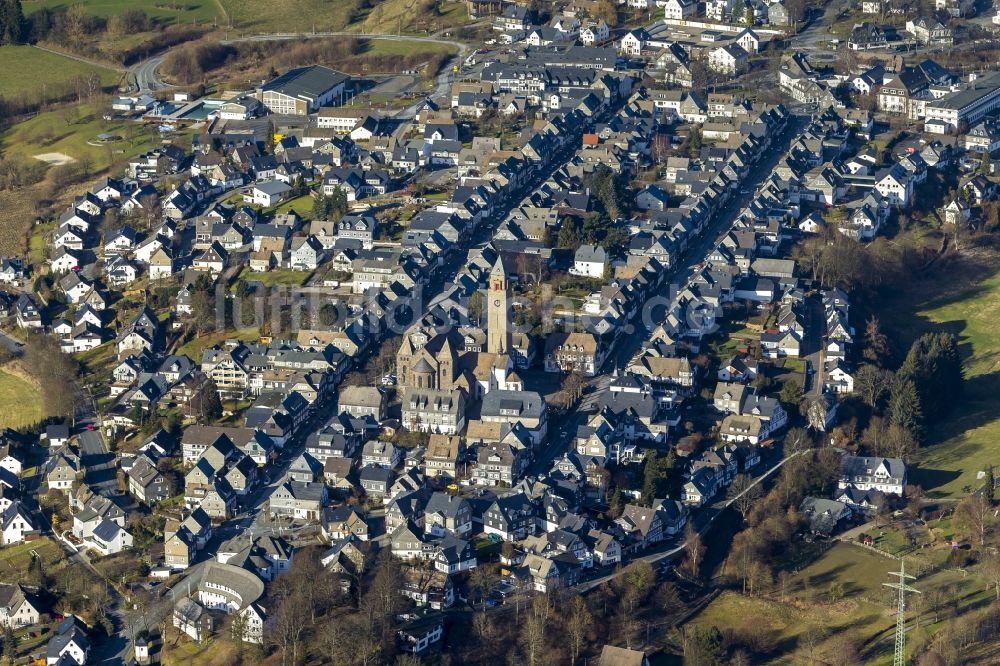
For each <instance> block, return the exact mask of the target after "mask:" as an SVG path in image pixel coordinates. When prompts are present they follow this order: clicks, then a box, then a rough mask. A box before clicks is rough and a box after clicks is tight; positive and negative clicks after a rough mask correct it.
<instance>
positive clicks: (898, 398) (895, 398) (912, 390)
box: [887, 371, 924, 434]
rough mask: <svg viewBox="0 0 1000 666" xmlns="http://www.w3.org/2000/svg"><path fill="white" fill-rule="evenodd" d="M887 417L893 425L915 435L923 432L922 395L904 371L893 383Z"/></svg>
mask: <svg viewBox="0 0 1000 666" xmlns="http://www.w3.org/2000/svg"><path fill="white" fill-rule="evenodd" d="M887 416H888V417H889V423H891V424H892V425H895V426H900V427H902V428H905V429H906V430H909V431H910V432H912V433H914V434H916V433H919V432H921V428H922V425H923V418H924V417H923V409H922V408H921V404H920V394H919V393H918V392H917V385H916V384H915V383H914V381H913V380H912V379H910V378H909V377H908V376H907V375H905V374H903V373H902V371H901V372H900V373H899V374H898V375H896V379H895V381H893V383H892V391H891V392H890V395H889V407H888V410H887Z"/></svg>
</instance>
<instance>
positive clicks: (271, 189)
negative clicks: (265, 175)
mask: <svg viewBox="0 0 1000 666" xmlns="http://www.w3.org/2000/svg"><path fill="white" fill-rule="evenodd" d="M291 190H292V188H291V187H290V186H289V185H287V184H286V183H282V182H281V181H280V180H266V181H264V182H262V183H257V184H256V185H254V187H253V189H252V190H251V191H250V194H249V195H247V194H244V195H243V200H244V201H246V202H248V203H253V204H257V205H259V206H264V207H265V208H269V207H271V206H276V205H277V204H279V203H281V202H282V201H283V200H284V199H285V197H286V196H288V193H289V192H290V191H291Z"/></svg>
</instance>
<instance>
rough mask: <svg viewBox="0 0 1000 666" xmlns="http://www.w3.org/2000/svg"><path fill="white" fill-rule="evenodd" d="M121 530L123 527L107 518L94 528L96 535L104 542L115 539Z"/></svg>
mask: <svg viewBox="0 0 1000 666" xmlns="http://www.w3.org/2000/svg"><path fill="white" fill-rule="evenodd" d="M119 530H121V528H120V527H118V525H116V524H115V523H113V522H111V521H110V520H108V519H107V518H105V519H104V520H102V521H101V522H100V524H99V525H98V526H97V527H95V528H94V536H95V537H97V538H98V539H100V540H101V541H104V542H108V541H114V539H115V537H117V536H118V532H119Z"/></svg>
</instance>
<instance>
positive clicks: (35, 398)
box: [0, 372, 42, 429]
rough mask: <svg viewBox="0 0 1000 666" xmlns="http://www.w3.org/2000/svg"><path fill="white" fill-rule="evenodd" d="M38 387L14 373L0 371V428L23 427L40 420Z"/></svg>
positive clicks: (40, 410)
mask: <svg viewBox="0 0 1000 666" xmlns="http://www.w3.org/2000/svg"><path fill="white" fill-rule="evenodd" d="M41 402H42V397H41V395H40V394H39V392H38V389H37V388H35V387H34V386H32V385H31V384H29V383H28V382H26V381H25V380H23V379H21V378H20V377H15V376H14V375H11V374H8V373H6V372H0V428H15V429H16V428H25V427H27V426H31V425H34V424H36V423H38V422H39V421H41V420H42V407H41Z"/></svg>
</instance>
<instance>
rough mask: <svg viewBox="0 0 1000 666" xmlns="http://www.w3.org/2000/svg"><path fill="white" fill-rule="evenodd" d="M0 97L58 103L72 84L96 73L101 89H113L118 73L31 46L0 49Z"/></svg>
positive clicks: (68, 91) (118, 77)
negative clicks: (54, 100) (34, 98)
mask: <svg viewBox="0 0 1000 666" xmlns="http://www.w3.org/2000/svg"><path fill="white" fill-rule="evenodd" d="M0 62H2V63H3V64H4V66H3V67H2V68H0V95H2V96H4V97H7V98H22V99H23V98H25V97H27V98H29V99H30V98H32V97H36V98H37V101H39V102H47V101H50V100H53V99H60V98H63V97H65V96H66V95H68V94H70V93H71V92H72V90H73V80H74V79H76V78H77V77H79V76H84V75H88V74H91V73H96V74H98V75H99V76H100V77H101V85H102V86H103V87H105V88H108V87H111V86H114V85H116V84H117V83H118V80H119V79H120V78H121V73H119V72H116V71H114V70H112V69H108V68H105V67H98V66H97V65H91V64H88V63H84V62H80V61H79V60H73V59H72V58H66V57H64V56H61V55H56V54H55V53H50V52H48V51H43V50H41V49H36V48H34V47H33V46H0Z"/></svg>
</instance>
